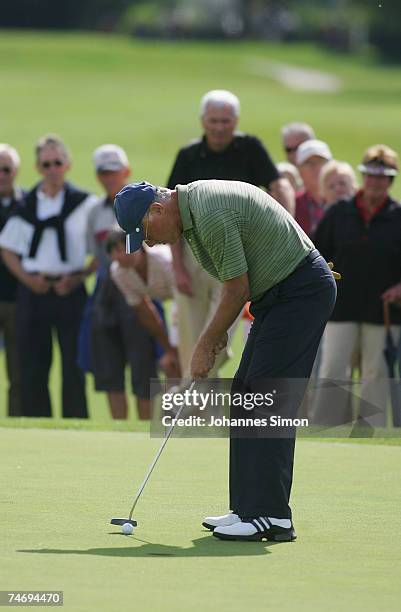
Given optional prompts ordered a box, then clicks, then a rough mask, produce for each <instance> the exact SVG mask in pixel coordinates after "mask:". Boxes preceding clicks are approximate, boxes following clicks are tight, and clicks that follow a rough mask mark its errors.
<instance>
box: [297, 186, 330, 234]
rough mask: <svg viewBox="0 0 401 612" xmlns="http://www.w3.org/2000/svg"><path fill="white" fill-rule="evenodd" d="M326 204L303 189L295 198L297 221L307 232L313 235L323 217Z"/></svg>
mask: <svg viewBox="0 0 401 612" xmlns="http://www.w3.org/2000/svg"><path fill="white" fill-rule="evenodd" d="M325 210H326V208H325V205H324V204H320V203H319V202H316V201H315V200H314V199H313V198H312V196H311V195H310V193H308V192H307V191H305V189H303V190H302V191H299V192H298V193H297V194H296V198H295V221H296V222H297V223H298V224H299V225H300V226H301V227H302V229H303V230H304V232H305V234H307V235H308V236H312V235H313V234H314V232H315V230H316V228H317V226H318V225H319V223H320V221H321V220H322V218H323V215H324V213H325Z"/></svg>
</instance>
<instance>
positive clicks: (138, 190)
mask: <svg viewBox="0 0 401 612" xmlns="http://www.w3.org/2000/svg"><path fill="white" fill-rule="evenodd" d="M155 196H156V187H155V186H154V185H151V184H150V183H147V182H146V181H142V182H141V183H131V184H130V185H126V186H125V187H123V188H122V189H121V191H119V192H118V194H117V195H116V197H115V200H114V210H115V213H116V218H117V221H118V224H119V226H120V227H121V229H123V230H124V232H126V233H127V242H126V249H127V253H133V252H134V251H137V250H138V249H139V248H140V247H141V245H142V242H143V240H144V239H145V236H144V232H143V227H142V219H143V217H144V216H145V215H146V213H147V212H148V209H149V206H150V205H151V204H152V203H153V202H154V201H155Z"/></svg>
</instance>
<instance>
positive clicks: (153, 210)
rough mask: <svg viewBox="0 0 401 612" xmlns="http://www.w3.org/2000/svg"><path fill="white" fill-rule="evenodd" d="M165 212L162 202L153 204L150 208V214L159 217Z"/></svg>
mask: <svg viewBox="0 0 401 612" xmlns="http://www.w3.org/2000/svg"><path fill="white" fill-rule="evenodd" d="M163 210H164V206H163V204H160V202H153V204H151V205H150V208H149V212H151V213H156V214H157V215H161V214H162V213H163Z"/></svg>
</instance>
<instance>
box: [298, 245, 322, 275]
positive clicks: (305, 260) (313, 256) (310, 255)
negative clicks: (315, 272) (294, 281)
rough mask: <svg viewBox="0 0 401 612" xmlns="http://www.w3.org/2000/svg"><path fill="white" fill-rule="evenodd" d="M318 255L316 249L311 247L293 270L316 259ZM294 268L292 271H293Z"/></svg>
mask: <svg viewBox="0 0 401 612" xmlns="http://www.w3.org/2000/svg"><path fill="white" fill-rule="evenodd" d="M318 257H320V253H319V251H318V250H317V249H312V251H310V252H309V253H308V254H307V256H306V257H304V258H303V260H302V261H301V262H300V263H299V264H298V265H297V267H296V268H295V270H298V268H302V266H304V265H305V264H307V263H309V262H311V261H314V260H315V259H317V258H318ZM295 270H294V272H295Z"/></svg>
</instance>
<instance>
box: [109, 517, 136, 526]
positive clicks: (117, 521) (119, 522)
mask: <svg viewBox="0 0 401 612" xmlns="http://www.w3.org/2000/svg"><path fill="white" fill-rule="evenodd" d="M125 523H129V524H130V525H132V526H133V527H136V526H137V524H138V523H137V522H136V521H134V520H132V519H131V520H130V519H127V518H112V519H111V521H110V525H121V526H122V525H124V524H125Z"/></svg>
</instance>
